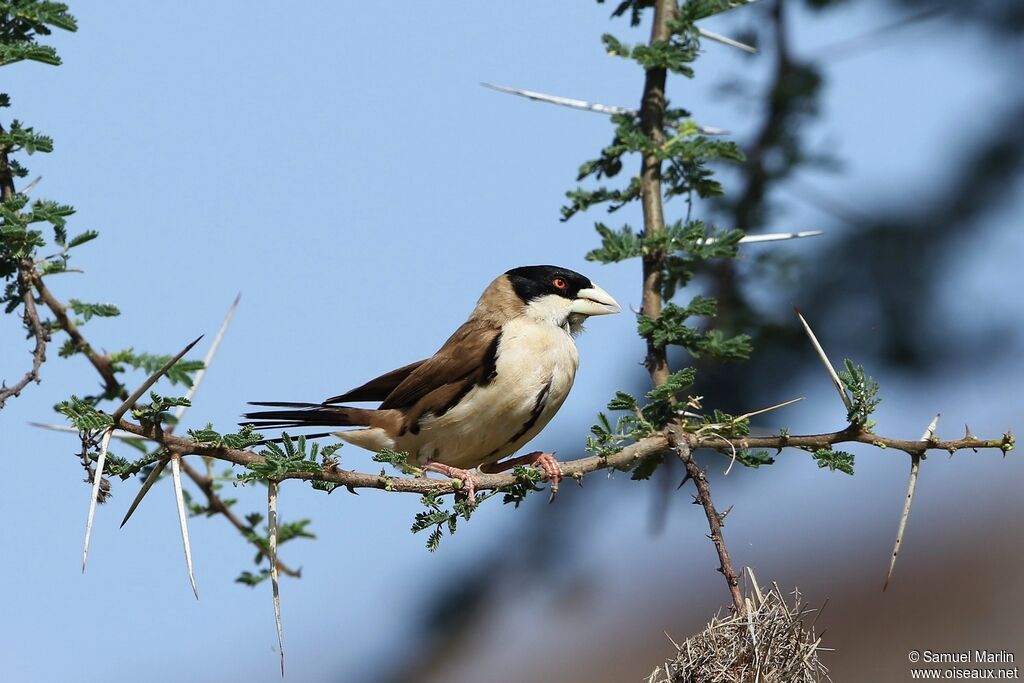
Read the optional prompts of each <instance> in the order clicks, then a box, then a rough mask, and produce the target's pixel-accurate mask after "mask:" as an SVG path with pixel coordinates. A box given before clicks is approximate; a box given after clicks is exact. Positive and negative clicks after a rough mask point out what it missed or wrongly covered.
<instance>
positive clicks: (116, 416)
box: [111, 335, 203, 425]
mask: <svg viewBox="0 0 1024 683" xmlns="http://www.w3.org/2000/svg"><path fill="white" fill-rule="evenodd" d="M202 338H203V336H202V335H200V336H198V337H196V339H195V341H193V342H192V343H191V344H189V345H188V346H186V347H185V348H183V349H182V350H181V351H180V352H178V355H176V356H174V357H173V358H171V359H170V360H169V361H167V362H166V363H164V364H163V365H162V366H160V369H159V370H157V371H156V372H154V373H153V374H152V375H150V376H149V377H147V378H146V381H145V382H143V383H142V385H141V386H139V388H138V389H136V390H135V391H134V392H132V395H131V396H129V397H128V398H127V399H126V400H125V402H124V403H122V404H121V406H120V407H119V408H118V409H117V410H115V411H114V412H113V413H112V414H111V418H113V420H114V424H115V425H117V423H118V422H120V421H121V418H122V417H123V416H124V414H125V413H126V412H128V410H129V409H130V408H131V407H132V406H133V405H135V402H136V401H138V400H139V398H140V397H141V396H142V395H143V394H144V393H146V390H147V389H149V388H150V387H151V386H153V385H154V384H156V381H157V380H158V379H160V378H161V377H162V376H163V374H164V373H165V372H167V371H168V370H170V369H171V368H172V367H174V364H175V363H177V362H178V361H179V360H181V357H182V356H184V355H185V354H186V353H188V352H189V351H191V350H192V347H193V346H195V345H196V344H198V343H199V340H200V339H202Z"/></svg>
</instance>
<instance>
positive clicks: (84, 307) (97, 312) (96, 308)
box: [68, 299, 121, 322]
mask: <svg viewBox="0 0 1024 683" xmlns="http://www.w3.org/2000/svg"><path fill="white" fill-rule="evenodd" d="M68 308H70V309H71V310H72V311H74V312H75V313H77V314H78V315H80V316H82V317H83V318H84V320H85V321H86V322H88V321H89V320H91V319H92V318H93V316H95V317H98V318H113V317H115V316H119V315H121V311H120V310H118V308H117V306H115V305H113V304H89V303H85V302H83V301H79V300H78V299H71V300H69V301H68Z"/></svg>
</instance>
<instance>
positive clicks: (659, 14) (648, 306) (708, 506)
mask: <svg viewBox="0 0 1024 683" xmlns="http://www.w3.org/2000/svg"><path fill="white" fill-rule="evenodd" d="M678 11H679V8H678V5H677V4H676V0H656V2H655V3H654V21H653V22H652V26H651V40H650V44H651V46H652V47H653V46H654V45H655V44H656V43H662V42H665V41H668V40H669V39H670V38H671V36H672V29H671V23H672V21H673V20H674V19H675V17H676V14H677V13H678ZM667 76H668V72H667V69H665V68H664V67H656V68H648V69H647V73H646V75H645V77H644V92H643V99H642V101H641V104H640V128H641V130H642V131H643V133H644V135H646V136H647V138H648V139H649V140H650V142H651V143H652V145H651V148H650V149H649V150H648V151H645V152H644V153H643V160H642V165H641V171H640V201H641V205H642V209H643V217H644V236H645V238H650V237H652V236H656V235H657V234H659V233H662V232H664V231H665V214H664V207H663V203H662V189H661V158H660V157H659V156H658V154H657V153H656V152H655V151H654V150H656V149H658V148H660V147H661V146H662V145H663V144H664V142H665V139H664V138H665V135H664V131H663V127H664V123H665V106H666V105H665V83H666V80H667ZM665 266H666V255H665V252H664V251H663V250H660V249H656V250H651V252H650V253H647V254H644V255H643V294H642V299H641V306H642V310H643V314H644V315H646V316H648V317H650V318H657V317H659V316H660V315H661V311H662V305H663V301H662V294H661V292H662V277H663V273H664V272H665ZM644 365H645V366H646V367H647V371H648V373H650V375H651V381H652V382H653V384H654V386H661V385H663V384H665V382H667V381H668V377H669V374H670V372H671V371H670V369H669V365H668V352H667V350H666V347H665V346H660V347H659V346H658V345H657V344H656V343H655V341H654V339H653V338H650V339H648V340H647V357H646V360H645V362H644ZM673 445H674V446H675V447H676V449H677V451H678V452H679V455H680V458H681V459H682V460H683V463H684V464H685V465H686V468H687V474H689V475H690V476H691V477H693V478H694V483H695V484H696V485H697V496H698V499H699V500H700V502H701V505H702V506H703V507H704V510H705V511H707V512H708V522H709V524H710V525H711V535H712V540H713V541H714V543H715V549H716V550H717V551H718V557H719V560H721V566H722V573H723V574H724V575H725V578H726V582H727V583H728V585H729V593H730V594H731V595H732V599H733V607H734V608H735V610H736V613H737V614H743V613H744V611H745V607H744V604H743V598H742V596H741V595H740V593H739V590H738V588H737V587H736V585H737V581H738V578H737V577H736V574H735V572H734V571H733V569H732V560H731V559H730V558H729V552H728V550H727V548H726V545H725V539H724V537H723V535H722V529H721V520H720V519H719V518H718V516H717V513H716V512H715V504H714V502H713V501H712V499H711V489H710V488H709V487H708V483H707V480H706V479H705V478H704V475H703V472H702V471H701V470H700V467H699V466H698V465H697V464H696V463H695V462H693V458H692V456H691V454H690V450H691V448H693V447H695V446H694V445H693V444H689V443H684V442H682V441H677V442H676V443H674V444H673ZM684 451H685V455H684ZM691 469H694V470H696V475H697V476H694V473H693V472H691Z"/></svg>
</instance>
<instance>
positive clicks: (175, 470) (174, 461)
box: [171, 453, 199, 600]
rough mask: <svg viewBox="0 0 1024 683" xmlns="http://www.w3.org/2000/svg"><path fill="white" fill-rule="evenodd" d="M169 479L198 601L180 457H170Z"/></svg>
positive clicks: (194, 592) (186, 560) (186, 558)
mask: <svg viewBox="0 0 1024 683" xmlns="http://www.w3.org/2000/svg"><path fill="white" fill-rule="evenodd" d="M171 479H172V481H173V482H174V498H175V501H176V502H177V505H178V526H179V527H181V544H182V546H183V547H184V549H185V565H186V566H187V567H188V580H189V582H190V583H191V584H192V593H193V594H195V596H196V600H198V599H199V589H197V588H196V575H195V573H194V572H193V571H192V544H191V543H189V540H188V518H187V514H186V512H185V493H184V491H182V489H181V456H180V455H178V454H177V453H173V454H172V455H171Z"/></svg>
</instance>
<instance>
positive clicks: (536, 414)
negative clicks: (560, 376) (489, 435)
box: [508, 379, 551, 443]
mask: <svg viewBox="0 0 1024 683" xmlns="http://www.w3.org/2000/svg"><path fill="white" fill-rule="evenodd" d="M549 391H551V380H550V379H549V380H548V383H547V384H545V385H544V388H543V389H541V393H539V394H537V402H536V403H534V411H532V412H531V413H530V414H529V419H528V420H526V422H524V423H523V424H522V427H521V428H520V429H519V431H517V432H516V433H515V435H513V436H512V438H510V439H509V441H508V442H509V443H513V442H515V441H517V440H519V438H520V437H522V435H523V434H525V433H526V432H528V431H529V430H530V428H531V427H532V426H534V425H536V424H537V421H538V420H540V419H541V413H543V412H544V405H545V404H546V403H547V402H548V392H549Z"/></svg>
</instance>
